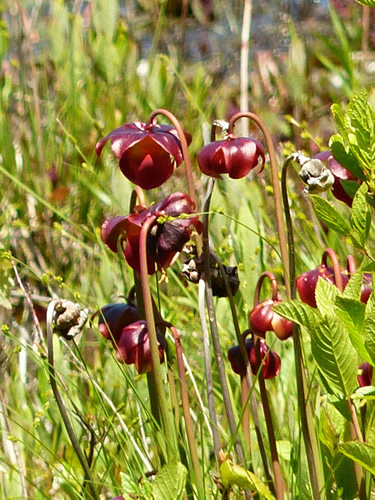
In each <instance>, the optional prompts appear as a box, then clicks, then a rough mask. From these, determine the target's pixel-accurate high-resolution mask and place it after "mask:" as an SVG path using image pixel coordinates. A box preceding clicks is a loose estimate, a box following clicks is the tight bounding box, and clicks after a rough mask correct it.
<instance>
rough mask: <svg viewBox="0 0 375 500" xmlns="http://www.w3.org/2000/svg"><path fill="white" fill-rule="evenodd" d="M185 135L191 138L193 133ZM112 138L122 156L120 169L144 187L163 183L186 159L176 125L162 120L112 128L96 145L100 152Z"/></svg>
mask: <svg viewBox="0 0 375 500" xmlns="http://www.w3.org/2000/svg"><path fill="white" fill-rule="evenodd" d="M184 133H185V137H186V140H187V142H188V143H190V142H191V135H190V134H188V133H187V132H184ZM108 140H110V141H111V146H112V151H113V153H114V154H115V156H116V158H119V160H120V170H121V172H122V173H123V174H124V175H125V177H126V178H127V179H129V180H130V181H131V182H134V184H136V185H137V186H140V187H141V188H143V189H152V188H155V187H158V186H161V185H162V184H163V183H164V182H165V181H166V180H167V179H169V177H170V176H171V175H172V173H173V169H174V167H175V166H179V165H180V164H181V163H182V160H183V157H182V152H181V143H180V140H179V138H178V134H177V131H176V129H175V128H173V127H171V126H169V125H164V124H158V123H156V121H155V120H154V121H153V122H152V123H151V124H150V125H146V123H142V122H135V123H125V124H124V125H122V126H121V127H119V128H116V129H115V130H112V132H110V133H109V134H108V135H107V136H106V137H104V138H103V139H101V140H100V141H99V142H98V143H97V145H96V153H97V155H98V156H100V154H101V152H102V149H103V147H104V145H105V143H106V142H107V141H108Z"/></svg>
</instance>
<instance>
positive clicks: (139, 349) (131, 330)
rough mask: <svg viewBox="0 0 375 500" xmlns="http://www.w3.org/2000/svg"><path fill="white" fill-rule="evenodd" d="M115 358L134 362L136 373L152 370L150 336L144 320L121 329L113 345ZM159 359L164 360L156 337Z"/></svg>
mask: <svg viewBox="0 0 375 500" xmlns="http://www.w3.org/2000/svg"><path fill="white" fill-rule="evenodd" d="M115 347H116V350H117V352H116V358H117V360H118V361H119V362H120V363H126V364H127V365H133V364H135V367H136V369H137V372H138V373H146V372H149V371H151V370H152V358H151V350H150V338H149V335H148V331H147V323H146V321H141V320H140V321H136V322H135V323H131V324H130V325H127V326H125V328H123V329H122V331H121V335H120V338H119V340H118V342H117V344H116V345H115ZM158 351H159V359H160V362H161V363H162V362H163V361H164V352H163V347H162V342H161V339H160V338H158Z"/></svg>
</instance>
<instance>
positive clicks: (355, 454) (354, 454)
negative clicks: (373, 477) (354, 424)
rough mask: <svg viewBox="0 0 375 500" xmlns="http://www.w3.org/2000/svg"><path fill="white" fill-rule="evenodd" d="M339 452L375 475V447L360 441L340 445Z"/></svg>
mask: <svg viewBox="0 0 375 500" xmlns="http://www.w3.org/2000/svg"><path fill="white" fill-rule="evenodd" d="M339 451H341V453H343V454H344V455H346V456H347V457H349V458H351V459H352V460H354V462H357V463H358V464H361V465H362V466H363V467H364V468H365V469H367V470H368V471H370V472H371V474H375V446H371V445H369V444H366V443H360V442H358V441H350V442H348V443H343V444H339Z"/></svg>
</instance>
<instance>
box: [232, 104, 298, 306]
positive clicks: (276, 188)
mask: <svg viewBox="0 0 375 500" xmlns="http://www.w3.org/2000/svg"><path fill="white" fill-rule="evenodd" d="M244 117H246V118H249V119H250V120H253V121H254V122H255V123H256V124H257V126H258V127H259V128H260V130H261V131H262V133H263V135H264V138H265V140H266V145H267V149H268V154H269V158H270V165H271V179H272V187H273V199H274V202H275V213H276V226H277V233H278V236H279V242H280V252H281V260H282V265H283V270H284V279H285V288H286V292H287V296H288V298H290V278H289V254H288V246H287V237H286V231H285V227H284V215H283V208H282V207H283V204H282V198H281V191H280V184H279V173H278V168H277V161H276V152H275V147H274V145H273V141H272V137H271V134H270V133H269V131H268V129H267V127H266V125H265V123H264V122H263V120H261V119H260V118H259V116H258V115H256V114H255V113H251V112H247V113H242V112H240V113H236V114H235V115H233V116H232V118H231V119H230V120H229V128H228V134H233V127H234V124H235V122H236V121H237V120H238V119H239V118H244Z"/></svg>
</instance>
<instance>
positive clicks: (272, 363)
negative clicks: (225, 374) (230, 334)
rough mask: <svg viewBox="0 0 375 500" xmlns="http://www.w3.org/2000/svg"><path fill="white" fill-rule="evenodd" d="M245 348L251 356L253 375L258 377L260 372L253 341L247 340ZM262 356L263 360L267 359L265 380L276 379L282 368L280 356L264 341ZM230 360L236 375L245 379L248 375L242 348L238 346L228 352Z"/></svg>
mask: <svg viewBox="0 0 375 500" xmlns="http://www.w3.org/2000/svg"><path fill="white" fill-rule="evenodd" d="M245 348H246V351H247V354H248V356H249V361H250V367H251V371H252V373H253V375H256V374H257V372H258V370H257V367H258V365H257V362H256V352H255V346H254V341H253V339H246V340H245ZM260 356H261V359H262V360H263V359H264V358H265V360H264V363H263V364H262V373H263V377H264V378H265V379H269V378H274V377H276V375H278V373H279V371H280V368H281V359H280V357H279V355H278V354H276V353H275V352H274V351H272V350H271V349H270V348H269V347H268V346H267V344H266V343H265V342H264V341H263V340H261V341H260ZM228 359H229V362H230V364H231V366H232V370H233V371H234V373H237V374H238V375H241V376H242V377H244V376H245V375H246V365H245V363H244V360H243V358H242V353H241V349H240V346H238V345H236V346H233V347H231V348H230V349H229V350H228Z"/></svg>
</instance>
